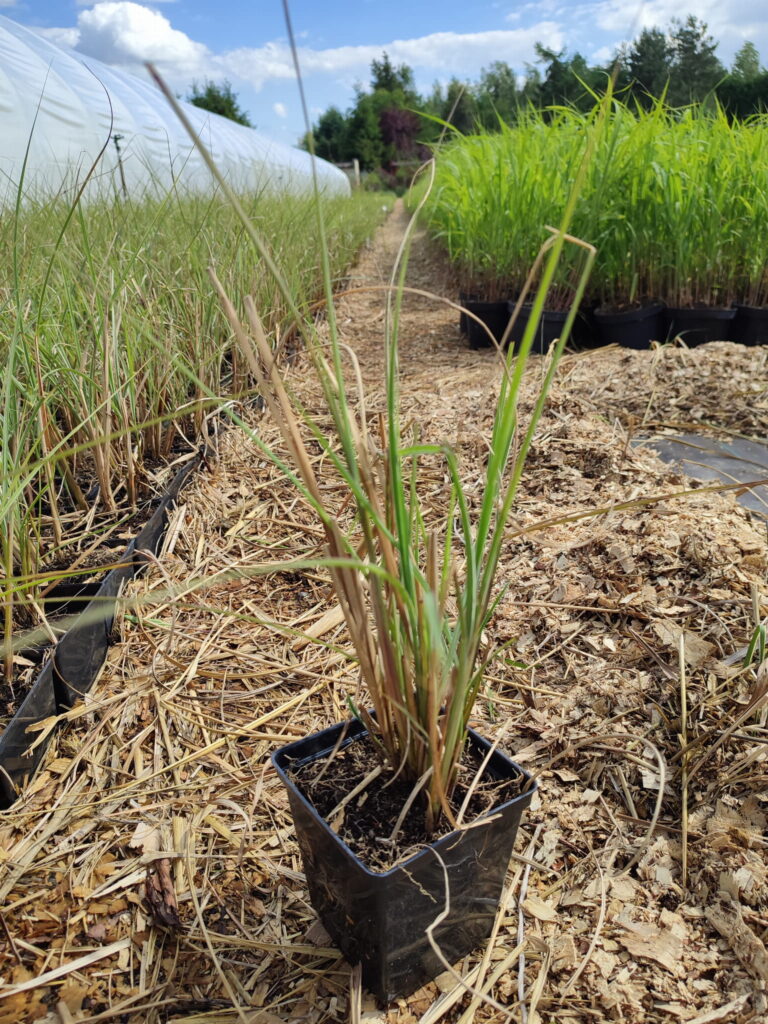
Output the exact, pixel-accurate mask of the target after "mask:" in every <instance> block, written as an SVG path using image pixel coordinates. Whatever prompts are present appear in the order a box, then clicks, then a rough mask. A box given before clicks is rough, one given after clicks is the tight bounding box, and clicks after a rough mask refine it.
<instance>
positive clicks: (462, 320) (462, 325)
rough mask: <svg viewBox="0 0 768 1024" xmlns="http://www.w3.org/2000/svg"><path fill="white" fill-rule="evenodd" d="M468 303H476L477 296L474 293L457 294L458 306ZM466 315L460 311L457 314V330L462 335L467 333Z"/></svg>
mask: <svg viewBox="0 0 768 1024" xmlns="http://www.w3.org/2000/svg"><path fill="white" fill-rule="evenodd" d="M468 302H477V295H475V293H474V292H459V305H460V306H466V304H467V303H468ZM468 319H469V318H468V317H467V314H466V313H465V312H464V310H463V309H462V311H461V312H460V313H459V330H460V331H461V333H462V334H466V333H467V320H468Z"/></svg>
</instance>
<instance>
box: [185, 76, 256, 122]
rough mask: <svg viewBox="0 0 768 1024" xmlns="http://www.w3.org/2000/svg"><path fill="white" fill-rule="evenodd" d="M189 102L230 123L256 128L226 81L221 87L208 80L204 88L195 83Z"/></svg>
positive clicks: (188, 97)
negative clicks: (224, 118)
mask: <svg viewBox="0 0 768 1024" xmlns="http://www.w3.org/2000/svg"><path fill="white" fill-rule="evenodd" d="M187 101H188V102H189V103H194V105H195V106H196V107H202V109H203V110H210V112H211V113H212V114H220V115H221V116H222V117H227V118H229V120H230V121H237V123H238V124H244V125H245V126H246V128H254V127H255V125H253V124H252V123H251V119H250V118H249V117H248V115H247V114H246V112H245V111H244V110H243V109H242V108H241V106H240V104H239V102H238V99H237V95H236V94H235V93H234V92H233V91H232V86H231V85H230V84H229V82H228V81H227V80H226V79H225V80H224V81H223V82H222V83H221V85H217V83H216V82H209V81H208V79H206V80H205V82H204V83H203V85H202V86H199V85H198V84H197V82H193V83H192V87H191V90H190V92H189V95H188V96H187Z"/></svg>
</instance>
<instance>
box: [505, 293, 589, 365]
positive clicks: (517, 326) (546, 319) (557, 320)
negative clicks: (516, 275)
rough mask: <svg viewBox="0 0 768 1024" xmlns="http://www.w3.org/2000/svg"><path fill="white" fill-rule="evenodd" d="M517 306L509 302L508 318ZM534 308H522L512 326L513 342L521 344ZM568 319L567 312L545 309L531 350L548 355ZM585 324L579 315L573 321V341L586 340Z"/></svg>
mask: <svg viewBox="0 0 768 1024" xmlns="http://www.w3.org/2000/svg"><path fill="white" fill-rule="evenodd" d="M515 306H516V303H515V302H508V303H507V318H509V317H510V316H512V313H513V312H514V309H515ZM532 309H533V306H523V308H522V309H521V310H520V314H519V316H518V318H517V320H515V323H514V326H513V328H512V339H511V344H512V343H513V344H514V345H516V346H519V345H520V342H521V341H522V340H523V335H524V334H525V329H526V327H527V326H528V321H529V319H530V317H531V311H532ZM567 319H568V313H567V312H562V311H560V310H553V309H545V310H544V312H543V313H542V314H541V319H540V320H539V327H538V330H537V332H536V337H535V338H534V339H533V345H532V346H531V352H536V353H538V354H539V355H542V356H543V355H546V354H547V352H548V351H549V346H550V345H551V344H552V342H553V341H555V340H556V339H557V338H559V337H560V335H561V334H562V333H563V327H564V326H565V321H566V320H567ZM583 325H584V322H583V321H582V320H580V319H579V317H578V316H577V317H576V319H575V320H574V322H573V330H572V332H571V341H573V342H576V343H582V342H583V341H584V338H583V337H582V335H583V334H585V331H584V330H583Z"/></svg>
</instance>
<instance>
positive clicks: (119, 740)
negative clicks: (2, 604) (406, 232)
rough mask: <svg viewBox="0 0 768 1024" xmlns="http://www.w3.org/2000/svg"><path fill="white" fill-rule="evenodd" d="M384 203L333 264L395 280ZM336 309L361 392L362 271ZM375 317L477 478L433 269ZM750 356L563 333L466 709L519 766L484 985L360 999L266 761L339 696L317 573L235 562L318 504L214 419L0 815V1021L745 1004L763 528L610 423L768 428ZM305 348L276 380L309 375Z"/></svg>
mask: <svg viewBox="0 0 768 1024" xmlns="http://www.w3.org/2000/svg"><path fill="white" fill-rule="evenodd" d="M403 228H404V215H403V213H402V211H401V210H400V209H397V210H396V212H395V214H394V215H393V217H392V218H390V220H389V221H388V222H387V224H386V225H385V226H384V228H383V229H382V230H381V231H380V233H379V235H378V237H377V240H376V243H375V245H374V246H373V247H371V248H370V249H369V250H368V251H366V252H365V253H364V254H363V257H362V259H361V261H360V263H359V265H358V267H357V268H356V270H355V273H354V279H353V282H352V284H353V285H358V286H360V285H362V284H365V283H376V284H382V283H385V282H386V281H387V280H388V277H389V273H390V270H391V265H392V259H393V256H394V253H395V251H396V248H397V245H398V244H399V240H400V238H401V237H402V231H403ZM443 273H444V272H443V270H442V268H441V265H440V263H439V261H438V260H437V257H436V256H435V254H434V253H433V251H432V250H431V249H430V247H429V246H428V245H427V243H426V242H425V241H424V240H423V239H419V240H417V244H416V249H415V252H414V255H413V257H412V261H411V270H410V271H409V283H410V284H412V285H413V286H414V287H417V288H425V287H426V288H429V289H431V290H435V291H438V292H441V291H442V290H443V288H444V287H445V284H446V282H445V280H444V278H443ZM445 294H448V293H445ZM339 310H340V323H341V330H342V334H343V337H344V340H345V341H346V342H347V343H348V344H350V345H351V346H352V347H353V348H354V349H355V350H356V352H357V354H358V357H359V360H360V364H361V370H362V373H363V376H364V378H365V380H366V384H367V388H368V400H367V406H368V409H369V413H370V414H372V415H373V414H375V413H376V412H377V410H379V409H381V408H382V403H383V394H382V390H381V386H380V381H381V375H380V373H381V365H382V356H383V353H382V344H383V342H382V325H383V317H382V294H381V292H377V293H374V292H356V293H355V294H352V295H350V296H348V297H346V298H342V299H341V300H340V304H339ZM401 338H402V352H403V398H404V405H405V408H406V418H410V420H412V422H413V423H414V424H417V425H418V429H419V434H420V437H421V439H422V440H424V441H429V440H440V441H447V442H449V443H452V444H453V445H454V446H455V448H456V450H457V451H458V453H459V457H460V462H461V465H462V471H463V473H464V478H465V479H466V481H467V486H468V488H469V490H470V492H476V490H477V488H478V487H479V478H480V471H481V469H482V460H483V459H484V457H485V455H486V454H487V443H488V441H487V439H488V436H489V430H490V417H491V411H492V408H493V401H494V395H495V393H496V391H497V388H498V383H499V373H500V370H499V363H498V359H497V357H496V355H495V353H493V352H491V351H487V352H469V351H468V350H467V349H465V348H464V347H463V343H462V341H461V340H460V337H459V334H458V329H457V314H456V313H455V312H454V311H452V310H451V309H449V308H447V307H445V306H441V305H440V304H438V303H436V302H432V301H430V300H428V299H425V298H419V297H410V298H408V299H407V300H406V303H405V310H404V315H403V323H402V331H401ZM765 360H766V353H764V352H763V350H762V349H746V348H745V349H739V348H736V347H735V346H731V345H727V344H715V345H708V346H704V347H702V348H698V349H695V350H690V351H689V350H685V349H682V348H675V347H668V348H665V349H663V350H660V351H653V352H637V353H636V352H633V353H627V352H623V351H620V350H615V349H609V350H602V351H595V352H587V353H583V354H575V355H570V356H567V357H566V358H565V360H564V362H563V364H562V372H561V373H560V376H559V380H558V382H557V384H556V385H555V387H554V388H553V390H552V393H551V395H550V398H549V400H548V403H547V408H546V411H545V415H544V418H543V421H542V423H541V426H540V429H539V431H538V434H537V438H536V441H535V445H534V449H533V451H532V453H531V457H530V462H529V465H528V469H527V472H526V475H525V480H524V484H523V487H522V489H521V492H520V497H519V501H518V503H517V506H516V508H515V511H514V516H513V519H512V520H511V522H510V524H509V534H508V538H507V542H506V547H505V551H504V555H503V566H502V571H501V573H500V581H499V582H500V584H501V585H503V587H504V588H505V589H504V593H503V597H502V599H501V602H500V604H499V607H498V610H497V614H496V616H495V618H494V620H493V623H492V625H491V627H490V629H489V634H492V635H489V642H490V641H496V642H498V643H500V644H501V645H503V650H502V652H501V654H500V656H499V658H498V659H497V660H496V661H495V662H494V663H493V666H492V668H491V671H490V673H489V675H488V678H487V686H486V690H485V692H484V693H483V695H482V698H481V700H480V701H479V702H478V705H477V713H476V716H475V719H474V720H473V725H475V726H476V727H478V728H479V729H480V730H481V731H482V732H483V733H484V734H485V735H488V736H490V737H494V738H495V737H498V736H501V745H502V747H503V748H504V749H505V750H506V751H508V752H509V753H510V754H512V755H513V756H514V757H515V759H516V760H518V761H519V762H520V763H522V764H524V765H525V767H526V768H528V769H529V770H531V771H533V772H534V773H535V774H536V775H537V776H538V777H539V780H540V789H539V792H538V794H537V795H536V797H535V799H534V802H533V804H532V807H531V810H530V811H529V812H528V814H527V816H526V817H525V819H524V823H523V827H522V828H521V832H520V834H519V836H518V842H517V846H516V856H515V859H513V861H512V863H511V865H510V873H509V876H508V885H507V888H506V890H505V897H504V901H503V909H502V913H501V916H500V919H499V928H498V933H497V936H496V939H495V942H494V944H493V946H492V947H491V948H490V949H489V951H488V953H487V956H486V958H485V959H484V960H482V962H481V959H482V951H480V952H479V953H478V954H476V955H474V956H472V957H469V958H467V962H466V963H463V964H461V965H459V969H460V971H461V972H462V973H468V972H474V973H472V974H471V975H470V977H471V978H472V982H471V983H472V986H473V989H474V991H475V993H476V995H474V996H472V995H469V994H467V993H466V992H465V990H464V989H463V988H461V987H458V986H456V984H455V982H454V980H453V979H452V978H451V977H450V976H449V975H445V976H442V977H441V978H439V979H438V981H437V983H435V984H431V985H428V986H426V987H425V988H424V989H422V990H421V991H419V992H418V993H416V994H415V995H414V996H412V997H411V998H410V999H408V1000H401V1001H400V1002H399V1003H397V1004H395V1005H393V1006H392V1007H390V1008H389V1010H388V1011H386V1012H385V1011H378V1010H376V1009H375V1007H374V1006H373V1004H372V1003H371V1002H370V1000H368V999H367V997H366V996H365V993H361V992H360V987H359V981H358V980H357V978H356V976H355V975H354V974H352V975H351V974H350V968H349V967H348V965H347V964H346V963H345V962H344V960H343V959H342V958H341V957H340V956H339V954H338V953H337V951H336V950H335V949H334V948H333V947H332V946H331V945H330V943H329V941H328V938H327V936H326V935H325V934H324V931H323V929H322V927H321V926H320V925H319V924H318V922H317V921H316V919H315V917H314V913H313V911H312V909H311V907H310V906H309V904H308V898H307V893H306V885H305V881H304V878H303V875H302V866H301V861H300V858H299V855H298V850H297V847H296V844H295V841H294V836H293V829H292V824H291V819H290V815H289V813H288V807H287V799H286V797H285V795H284V793H283V790H282V788H281V786H280V784H279V782H278V780H277V778H276V776H275V774H274V772H273V771H272V769H271V767H270V766H269V761H268V755H269V753H270V752H271V751H272V750H273V749H274V748H275V746H276V745H278V744H281V743H284V742H286V741H288V740H290V739H293V738H297V737H299V736H302V735H304V734H306V733H307V732H311V731H313V730H315V729H318V728H321V727H324V726H326V725H329V724H332V723H333V722H336V721H338V720H340V719H341V718H343V717H345V715H346V695H347V694H348V693H355V691H356V687H357V678H356V672H355V666H354V663H353V662H352V660H351V655H350V649H349V645H348V642H347V637H346V631H345V628H344V625H343V623H342V621H341V617H340V615H339V614H338V610H337V608H336V605H335V601H334V599H333V594H332V591H331V588H330V585H329V582H328V578H327V576H326V574H325V573H324V572H322V571H319V570H318V571H309V572H307V571H302V572H296V571H290V572H289V571H271V572H268V573H265V572H263V571H262V570H261V569H260V568H259V567H260V566H264V565H267V564H272V565H274V563H275V562H278V561H285V560H287V559H290V558H303V557H312V555H313V554H317V553H318V551H319V549H320V545H321V543H322V533H321V530H320V529H319V527H318V524H317V522H316V520H315V519H314V517H313V515H312V513H311V511H310V510H309V509H307V508H306V507H305V505H304V504H303V503H302V501H301V500H300V499H299V498H298V496H297V494H296V492H295V491H294V490H293V489H292V488H291V486H290V484H289V483H288V482H286V481H284V480H282V479H281V478H280V476H279V474H278V473H277V472H276V471H275V470H274V469H273V468H272V466H271V465H270V464H269V463H268V462H267V460H266V459H265V458H264V456H263V455H262V454H261V452H260V450H259V446H258V444H257V443H256V442H255V440H254V439H252V438H249V437H247V436H246V435H245V434H244V432H242V431H240V430H230V431H226V432H223V433H222V435H221V436H220V439H219V458H218V461H217V463H216V464H215V466H213V468H212V469H211V471H210V472H208V473H202V474H200V475H199V477H198V478H197V480H196V481H195V483H194V484H193V485H191V487H190V489H189V491H188V492H187V493H186V494H185V497H184V504H183V505H182V506H181V507H180V508H179V509H178V511H177V513H176V515H175V518H174V521H173V522H172V524H171V527H170V530H169V534H168V538H167V541H166V547H165V550H164V552H163V553H162V555H161V557H160V558H159V559H158V561H157V563H156V564H154V565H153V566H152V567H151V568H150V570H149V572H148V573H147V575H146V576H145V577H144V578H142V579H141V580H138V581H136V582H135V583H134V584H132V586H131V588H130V590H129V591H128V593H127V594H126V598H125V602H124V605H123V608H122V612H121V622H120V629H121V640H120V642H119V643H117V644H116V645H115V646H114V647H113V648H112V649H111V651H110V655H109V660H108V664H107V665H106V667H105V670H104V672H103V673H102V676H101V678H100V679H99V681H98V682H97V684H96V686H95V688H94V690H93V692H92V693H91V694H90V695H88V696H87V698H86V699H85V701H84V702H83V704H81V705H80V706H78V707H76V708H75V709H74V710H73V711H72V712H70V713H69V714H67V715H65V716H64V719H65V721H64V723H63V727H62V728H60V730H59V732H58V733H57V736H56V738H55V739H54V742H53V743H52V744H51V747H50V749H49V751H48V754H47V755H46V759H45V761H44V764H43V767H42V770H41V771H40V772H39V773H38V775H37V776H36V777H35V778H34V779H33V780H32V781H31V783H30V785H29V786H28V788H27V789H26V790H25V792H24V794H23V795H22V797H21V798H20V799H19V801H18V802H17V803H16V805H15V806H14V807H13V808H12V810H11V811H9V812H7V813H6V814H5V815H4V816H3V818H2V820H0V861H2V871H1V872H0V905H2V915H1V916H0V925H2V927H1V928H0V972H1V974H2V981H3V985H2V987H0V1024H15V1022H17V1021H35V1020H40V1021H46V1022H49V1024H69V1022H72V1021H78V1022H92V1024H95V1022H97V1021H125V1022H129V1024H140V1022H149V1024H159V1022H164V1021H184V1022H192V1021H194V1022H196V1024H214V1022H215V1024H225V1022H230V1021H231V1022H233V1024H234V1022H250V1024H288V1022H309V1024H327V1022H334V1021H338V1022H342V1021H348V1020H352V1021H362V1020H365V1021H368V1022H369V1024H374V1022H381V1024H384V1022H386V1024H417V1022H418V1024H436V1022H437V1021H439V1020H443V1021H446V1022H450V1024H459V1022H460V1024H468V1022H469V1021H470V1020H476V1021H494V1022H502V1021H505V1020H515V1021H518V1020H527V1021H528V1022H529V1024H534V1022H537V1021H538V1022H548V1024H555V1022H557V1024H566V1022H567V1024H590V1022H595V1021H606V1020H616V1021H623V1022H627V1024H640V1022H643V1024H661V1022H669V1021H681V1022H686V1024H716V1022H719V1021H723V1022H739V1024H747V1022H748V1021H754V1022H757V1021H761V1020H764V1019H765V1015H766V1013H768V1001H767V999H766V992H767V988H766V986H767V985H768V950H767V949H766V942H765V940H766V936H767V935H768V866H767V858H766V838H765V836H766V816H767V815H768V773H767V772H766V765H767V759H768V743H766V741H767V740H768V729H766V707H767V705H766V699H767V698H768V678H767V677H766V675H765V671H764V670H761V671H759V672H756V671H755V669H754V668H753V667H752V668H746V669H745V668H743V667H742V659H743V650H744V648H745V647H746V645H747V644H748V642H749V639H750V637H751V635H752V632H753V629H754V625H755V616H756V615H757V616H758V617H765V616H766V615H767V614H768V601H767V599H766V584H765V573H766V561H767V557H768V545H767V544H766V536H765V529H764V526H760V525H759V524H757V523H755V522H753V521H751V520H750V517H749V515H748V513H747V512H745V511H744V510H743V509H741V508H740V507H739V506H738V505H737V504H736V502H735V499H734V496H733V495H732V494H731V493H717V492H715V491H713V490H711V489H707V488H706V487H701V486H698V485H694V484H692V483H691V481H689V480H687V479H685V478H684V477H681V476H679V475H678V474H677V472H676V470H675V469H674V468H672V467H670V466H667V465H664V464H663V463H662V462H661V461H660V460H659V459H658V458H657V457H656V455H655V454H653V452H651V451H650V450H649V449H647V448H643V447H636V446H634V445H633V444H632V441H633V440H634V439H636V437H637V435H638V432H639V430H640V429H641V428H643V429H648V428H650V427H651V426H658V425H659V424H667V425H675V424H679V423H680V422H685V423H686V424H688V425H690V424H691V423H697V424H698V423H700V422H701V421H706V422H707V423H710V424H716V425H718V426H719V427H720V428H721V429H725V430H727V431H736V432H742V433H746V434H752V435H755V436H759V437H765V436H766V434H767V430H766V427H767V426H768V404H767V402H768V396H767V392H766V388H765V384H764V381H765ZM724 365H727V366H728V372H727V373H726V372H724V371H723V366H724ZM305 369H306V367H305V364H304V363H303V362H302V361H301V360H299V361H298V362H297V363H296V364H295V366H294V367H293V368H292V371H291V374H292V381H293V384H294V386H295V388H296V390H297V391H298V392H299V393H300V395H301V398H302V400H303V401H304V402H305V403H306V404H307V406H308V407H309V408H313V407H315V408H318V407H319V405H318V403H319V396H318V394H317V389H316V387H314V386H313V384H312V382H311V380H310V379H309V376H308V375H307V374H306V372H304V371H305ZM540 373H541V365H540V362H537V361H534V365H533V367H532V369H531V371H530V374H529V377H530V380H529V383H528V391H527V392H526V400H525V404H526V407H527V408H530V406H531V402H532V398H533V394H534V389H535V386H536V384H537V381H538V378H539V376H540ZM254 429H255V430H257V431H258V436H259V437H261V438H264V439H265V440H267V441H268V442H270V443H273V442H274V443H276V435H275V431H274V428H273V427H272V426H271V424H270V423H269V422H267V421H265V420H262V421H256V422H255V426H254ZM317 459H318V462H319V459H320V456H319V454H318V456H317ZM323 479H324V480H325V481H326V485H327V487H328V489H329V493H330V494H331V495H332V499H333V500H338V503H339V515H340V516H345V515H348V509H345V507H344V505H343V494H342V493H341V491H339V492H338V495H337V499H336V497H333V496H334V495H336V491H335V490H334V488H335V487H336V484H335V482H334V479H333V477H332V476H331V475H328V476H327V477H326V476H324V477H323ZM433 485H434V486H433V491H434V503H435V506H436V507H437V506H439V503H440V501H441V500H442V499H443V498H444V496H445V493H446V492H445V487H446V484H445V481H444V479H443V478H442V476H440V475H438V474H436V475H435V478H434V481H433ZM679 492H685V495H684V496H683V497H671V495H674V494H678V493H679ZM684 709H685V711H684ZM52 726H53V723H52V722H51V723H48V724H47V726H46V727H47V728H50V727H52ZM682 737H684V738H685V742H683V739H682ZM31 738H33V737H31ZM476 968H477V969H476ZM488 996H490V997H492V999H493V1000H494V1001H495V1004H496V1005H491V1004H490V1003H489V1002H488V1001H487V998H486V997H488ZM499 1006H503V1007H507V1012H502V1010H501V1009H499Z"/></svg>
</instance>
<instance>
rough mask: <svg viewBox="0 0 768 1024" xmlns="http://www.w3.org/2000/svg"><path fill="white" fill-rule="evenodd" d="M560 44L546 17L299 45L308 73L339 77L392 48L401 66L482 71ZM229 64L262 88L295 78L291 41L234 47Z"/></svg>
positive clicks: (557, 29) (359, 70) (359, 71)
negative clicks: (319, 46) (514, 24)
mask: <svg viewBox="0 0 768 1024" xmlns="http://www.w3.org/2000/svg"><path fill="white" fill-rule="evenodd" d="M535 42H543V43H544V45H545V46H552V47H555V48H560V47H561V46H563V45H564V36H563V32H562V28H561V26H560V25H559V24H558V23H556V22H551V21H542V22H539V23H538V24H536V25H532V26H530V27H529V28H524V29H498V30H493V31H488V32H466V33H460V32H434V33H432V34H430V35H427V36H421V37H419V38H417V39H395V40H391V41H383V42H381V43H375V44H367V45H364V46H337V47H333V48H330V49H327V50H314V49H311V48H309V47H300V48H299V64H300V66H301V70H302V73H303V74H305V75H312V74H332V75H334V76H335V77H336V78H338V79H343V80H348V79H349V78H350V76H354V75H367V73H368V69H369V67H370V64H371V61H372V60H377V59H379V58H380V57H381V54H382V52H383V51H384V50H386V52H387V54H388V55H389V57H390V59H391V60H392V61H393V63H395V64H400V63H405V64H410V65H411V66H414V67H418V68H428V69H430V70H432V71H435V72H440V71H445V72H448V73H449V74H451V75H453V74H455V75H459V76H462V75H466V74H476V73H477V71H478V70H479V68H480V67H481V66H482V65H484V64H488V63H490V61H491V60H504V61H507V63H509V64H512V65H515V64H518V65H519V64H521V63H523V62H524V61H526V60H530V58H531V55H532V53H533V44H534V43H535ZM225 60H226V63H227V64H228V65H229V66H230V67H231V68H232V72H233V73H234V74H236V75H237V76H238V78H241V79H243V80H244V81H247V82H250V84H251V85H253V86H254V87H255V88H257V89H259V88H261V86H262V85H263V84H264V83H265V82H267V81H268V80H269V79H275V78H283V79H288V78H293V74H294V71H293V61H292V59H291V52H290V49H289V47H288V45H287V44H285V43H278V42H272V43H267V44H266V45H265V46H261V47H256V48H252V47H249V48H242V49H238V50H233V51H232V52H231V53H228V54H226V55H225Z"/></svg>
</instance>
